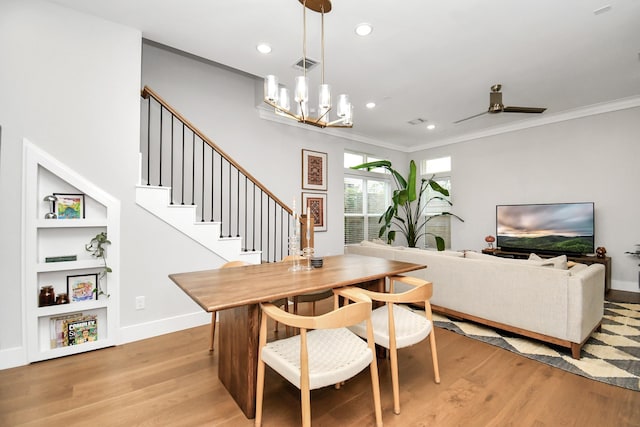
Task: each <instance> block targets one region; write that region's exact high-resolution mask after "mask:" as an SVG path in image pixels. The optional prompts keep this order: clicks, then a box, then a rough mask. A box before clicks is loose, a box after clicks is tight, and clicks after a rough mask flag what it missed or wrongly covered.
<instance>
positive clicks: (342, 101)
mask: <svg viewBox="0 0 640 427" xmlns="http://www.w3.org/2000/svg"><path fill="white" fill-rule="evenodd" d="M350 105H351V103H350V102H349V95H346V94H344V93H343V94H340V95H338V111H337V114H338V117H340V118H344V117H346V115H347V114H349V113H348V112H347V110H348V109H349V107H350Z"/></svg>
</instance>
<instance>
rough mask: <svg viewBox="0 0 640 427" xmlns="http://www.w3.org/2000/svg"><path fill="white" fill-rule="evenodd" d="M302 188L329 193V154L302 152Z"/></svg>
mask: <svg viewBox="0 0 640 427" xmlns="http://www.w3.org/2000/svg"><path fill="white" fill-rule="evenodd" d="M302 188H303V189H304V190H320V191H327V153H320V152H317V151H310V150H302Z"/></svg>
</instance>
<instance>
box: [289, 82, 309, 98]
mask: <svg viewBox="0 0 640 427" xmlns="http://www.w3.org/2000/svg"><path fill="white" fill-rule="evenodd" d="M293 99H295V101H296V102H307V101H309V78H308V77H306V76H298V77H296V89H295V92H294V98H293Z"/></svg>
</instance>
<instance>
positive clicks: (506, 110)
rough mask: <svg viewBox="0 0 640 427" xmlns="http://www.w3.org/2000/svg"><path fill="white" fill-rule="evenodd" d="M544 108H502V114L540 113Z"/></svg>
mask: <svg viewBox="0 0 640 427" xmlns="http://www.w3.org/2000/svg"><path fill="white" fill-rule="evenodd" d="M545 110H546V108H539V107H504V109H503V110H502V112H504V113H542V112H544V111H545Z"/></svg>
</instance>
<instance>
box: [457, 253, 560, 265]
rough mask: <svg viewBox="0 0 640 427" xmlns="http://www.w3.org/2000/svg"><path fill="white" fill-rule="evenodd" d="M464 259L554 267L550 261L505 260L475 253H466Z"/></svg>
mask: <svg viewBox="0 0 640 427" xmlns="http://www.w3.org/2000/svg"><path fill="white" fill-rule="evenodd" d="M464 257H465V258H469V259H478V260H483V261H488V262H494V263H500V264H524V265H532V266H536V267H545V266H549V267H551V266H553V263H552V262H550V261H549V260H543V259H540V260H534V259H516V258H503V257H499V256H495V255H487V254H482V253H479V252H473V251H465V253H464Z"/></svg>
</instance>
